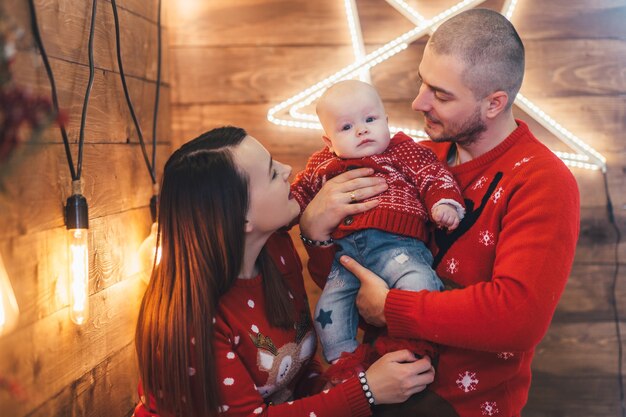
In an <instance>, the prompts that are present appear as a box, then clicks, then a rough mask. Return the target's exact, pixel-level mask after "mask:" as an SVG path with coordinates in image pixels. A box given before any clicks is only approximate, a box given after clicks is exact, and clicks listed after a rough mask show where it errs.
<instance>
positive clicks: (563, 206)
mask: <svg viewBox="0 0 626 417" xmlns="http://www.w3.org/2000/svg"><path fill="white" fill-rule="evenodd" d="M517 123H518V127H517V129H516V130H515V131H514V132H512V133H511V135H510V136H509V137H508V138H506V139H505V140H504V141H503V142H502V143H500V144H499V145H498V146H496V147H495V148H494V149H492V150H491V151H489V152H487V153H486V154H484V155H481V156H480V157H478V158H476V159H474V160H471V161H469V162H466V163H464V164H461V165H458V166H455V167H452V168H450V169H451V171H452V173H453V174H454V176H455V178H456V180H457V181H458V183H459V185H460V187H461V189H462V191H463V196H464V198H465V203H466V215H465V218H464V219H463V221H462V222H461V224H460V225H459V227H458V228H457V229H456V230H454V231H452V232H450V233H445V232H442V231H435V232H434V234H435V239H434V241H433V244H432V247H431V249H432V250H433V253H434V254H435V262H434V267H435V268H436V271H437V273H438V275H439V276H441V277H442V279H448V280H452V281H454V282H455V283H456V284H458V285H459V286H460V287H461V288H462V289H461V290H458V291H444V292H441V293H437V292H433V293H428V294H427V293H425V292H424V293H407V292H402V291H398V290H391V292H390V294H389V296H388V298H387V302H386V304H385V316H386V318H387V323H388V329H389V333H390V334H391V335H393V336H404V337H407V336H409V337H414V338H423V339H426V340H431V341H434V342H437V343H440V344H441V345H443V346H444V348H442V350H441V355H440V358H439V364H438V369H437V377H436V378H435V382H434V383H433V384H432V385H431V386H430V387H429V389H432V390H433V391H434V392H435V393H436V394H437V395H439V396H440V397H442V398H444V399H445V400H446V401H448V402H449V403H450V404H451V405H452V406H453V407H454V408H455V409H456V411H457V413H458V415H460V416H464V417H465V416H484V415H487V416H495V415H497V416H498V417H500V416H506V417H511V416H519V415H520V413H521V409H522V407H523V406H524V404H525V403H526V400H527V396H528V390H529V387H530V364H531V360H532V356H533V353H534V348H535V346H536V345H537V344H538V343H539V341H540V340H541V338H542V337H543V335H544V334H545V332H546V330H547V328H548V325H549V323H550V320H551V318H552V315H553V314H554V310H555V308H556V304H557V302H558V300H559V297H560V295H561V293H562V291H563V288H564V286H565V282H566V280H567V277H568V276H569V272H570V269H571V265H572V262H573V256H574V250H575V247H576V240H577V237H578V227H579V196H578V188H577V185H576V181H575V179H574V177H573V175H572V173H571V172H570V171H569V169H568V168H567V167H566V166H565V165H564V164H563V163H562V161H560V160H559V159H558V158H557V157H556V156H555V155H554V154H553V153H552V152H551V151H550V150H549V149H548V148H546V147H545V146H544V145H543V144H541V143H540V142H539V141H538V140H537V139H536V138H535V137H534V136H533V135H532V134H531V133H530V131H529V130H528V126H527V125H526V124H525V123H524V122H522V121H519V120H518V121H517ZM428 146H429V147H431V148H432V149H433V150H434V151H435V153H436V154H437V157H438V158H439V159H441V160H445V159H446V157H447V155H448V152H449V150H450V146H451V144H450V143H440V144H436V143H432V142H429V143H428ZM459 265H462V270H461V269H460V267H459ZM434 414H436V413H434Z"/></svg>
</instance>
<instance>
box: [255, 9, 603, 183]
mask: <svg viewBox="0 0 626 417" xmlns="http://www.w3.org/2000/svg"><path fill="white" fill-rule="evenodd" d="M385 1H386V2H387V3H388V4H389V5H391V6H392V7H394V8H395V9H396V10H397V11H398V12H400V13H401V14H402V15H403V16H404V17H406V18H407V19H408V20H409V21H411V23H413V24H414V25H415V27H414V28H413V29H411V30H409V31H408V32H405V33H404V34H402V35H400V36H398V37H397V38H395V39H393V40H392V41H390V42H388V43H387V44H385V45H383V46H382V47H380V48H378V49H376V50H375V51H373V52H371V53H369V54H365V45H364V43H363V37H362V34H361V28H360V23H359V18H358V12H357V8H356V4H355V0H344V4H345V8H346V15H347V18H348V27H349V30H350V37H351V42H352V48H353V50H354V56H355V61H354V62H353V63H351V64H350V65H348V66H346V67H344V68H342V69H341V70H339V71H337V72H336V73H334V74H333V75H331V76H329V77H327V78H325V79H323V80H322V81H320V82H318V83H316V84H314V85H312V86H310V87H309V88H307V89H306V90H304V91H302V92H300V93H298V94H296V95H295V96H293V97H291V98H289V99H287V100H285V101H283V102H282V103H280V104H278V105H276V106H274V107H272V108H271V109H270V110H269V111H268V113H267V119H268V120H269V121H270V122H272V123H274V124H277V125H280V126H288V127H296V128H302V129H315V130H321V128H322V127H321V125H320V123H319V121H318V119H317V116H316V115H314V114H310V113H304V112H300V109H302V108H303V107H306V106H308V105H310V104H311V103H313V102H314V101H315V100H316V99H317V98H319V97H320V96H321V95H322V93H323V92H324V90H325V89H326V88H327V87H328V86H330V85H331V84H334V83H336V82H337V81H341V80H346V79H352V78H357V77H358V78H360V79H361V80H363V81H366V82H370V75H369V69H370V68H372V67H375V66H376V65H378V64H380V63H381V62H383V61H385V60H387V59H389V58H391V57H392V56H394V55H396V54H397V53H399V52H401V51H403V50H404V49H406V48H407V47H408V45H409V44H410V43H411V42H413V41H415V40H417V39H419V38H421V37H423V36H424V35H428V34H431V33H432V32H433V31H434V30H435V28H436V27H437V26H438V25H439V24H441V23H442V22H443V21H444V20H446V19H448V18H449V17H452V16H454V15H456V14H458V13H460V12H462V11H464V10H467V9H470V8H472V7H474V6H477V5H478V4H480V3H483V2H484V1H485V0H463V1H460V2H459V3H457V4H455V5H454V6H452V7H450V8H449V9H446V10H445V11H443V12H441V13H439V14H438V15H436V16H435V17H433V18H432V19H430V20H428V19H426V18H424V17H423V16H422V15H420V14H419V13H418V12H417V11H415V10H414V9H413V8H412V7H410V6H409V5H408V4H407V3H406V2H404V1H403V0H385ZM517 3H518V0H506V1H505V2H504V5H503V7H502V14H503V15H504V16H505V17H506V18H507V19H509V20H510V19H511V17H512V16H513V12H514V10H515V6H516V5H517ZM515 104H516V105H517V106H518V107H519V108H520V109H522V110H523V111H524V112H525V113H527V114H528V115H530V116H531V117H532V118H533V119H534V120H535V121H537V122H538V123H539V124H541V125H542V126H543V127H544V128H545V129H547V130H548V131H549V132H551V133H552V134H553V135H555V136H556V137H557V138H558V139H560V140H561V141H562V142H563V143H565V144H566V145H568V146H569V147H570V148H572V149H573V150H574V151H576V153H567V152H558V151H553V152H554V153H555V154H556V155H557V156H558V157H559V158H561V160H563V162H564V163H565V164H566V165H568V166H573V167H578V168H584V169H590V170H598V169H600V170H602V172H606V158H604V156H602V155H601V154H600V153H599V152H597V151H596V150H595V149H593V148H592V147H591V146H589V145H588V144H587V143H586V142H584V141H583V140H581V139H580V138H578V137H577V136H575V135H574V134H573V133H571V132H570V131H569V130H567V129H566V128H565V127H563V126H562V125H561V124H559V123H558V122H557V121H556V120H555V119H553V118H552V117H550V115H548V114H547V113H545V112H544V111H543V110H541V109H540V108H539V107H538V106H537V105H535V104H533V103H532V102H531V101H530V100H528V99H527V98H526V97H524V96H523V95H522V94H518V95H517V97H516V99H515ZM285 111H287V114H283V113H285ZM390 130H391V132H392V133H396V132H398V131H403V132H405V133H407V134H408V135H411V136H413V137H416V138H423V139H426V138H427V137H428V136H427V135H426V133H425V132H424V131H423V130H415V129H404V128H401V127H396V126H390Z"/></svg>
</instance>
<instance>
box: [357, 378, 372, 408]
mask: <svg viewBox="0 0 626 417" xmlns="http://www.w3.org/2000/svg"><path fill="white" fill-rule="evenodd" d="M358 377H359V382H360V383H361V388H363V393H364V394H365V398H366V399H367V402H368V403H369V405H374V404H375V403H376V400H374V395H373V394H372V391H370V386H369V385H368V384H367V378H366V377H365V372H359V375H358Z"/></svg>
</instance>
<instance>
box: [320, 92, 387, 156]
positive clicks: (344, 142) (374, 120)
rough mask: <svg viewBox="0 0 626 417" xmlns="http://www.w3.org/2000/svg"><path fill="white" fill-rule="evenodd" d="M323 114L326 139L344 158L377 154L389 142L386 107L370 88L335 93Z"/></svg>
mask: <svg viewBox="0 0 626 417" xmlns="http://www.w3.org/2000/svg"><path fill="white" fill-rule="evenodd" d="M319 116H320V122H321V123H322V126H323V127H324V132H325V133H326V136H325V138H324V139H325V142H326V144H327V145H328V147H329V148H330V150H331V151H333V152H334V153H335V155H337V156H339V157H340V158H362V157H364V156H371V155H376V154H379V153H381V152H383V151H384V150H385V149H387V146H389V141H390V133H389V125H388V123H387V114H386V113H385V108H384V107H383V104H382V102H381V101H380V99H379V98H378V96H377V95H375V94H372V93H371V92H369V91H355V92H353V94H347V95H344V96H340V97H333V98H332V100H328V101H327V103H326V106H325V108H324V109H323V110H322V111H321V112H320V115H319Z"/></svg>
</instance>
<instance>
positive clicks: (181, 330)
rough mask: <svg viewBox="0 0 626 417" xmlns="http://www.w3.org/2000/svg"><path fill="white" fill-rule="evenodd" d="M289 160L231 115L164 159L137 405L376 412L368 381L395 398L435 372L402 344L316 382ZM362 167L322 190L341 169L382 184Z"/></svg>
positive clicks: (201, 412) (149, 410) (334, 210)
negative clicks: (340, 379)
mask: <svg viewBox="0 0 626 417" xmlns="http://www.w3.org/2000/svg"><path fill="white" fill-rule="evenodd" d="M290 173H291V168H290V167H289V166H287V165H283V164H281V163H280V162H277V161H274V160H273V159H272V158H271V156H270V154H269V153H268V151H267V150H266V149H265V148H264V147H263V146H262V145H261V144H260V143H259V142H258V141H257V140H256V139H254V138H253V137H251V136H249V135H247V133H246V132H245V131H244V130H243V129H240V128H235V127H223V128H219V129H214V130H212V131H210V132H207V133H205V134H203V135H201V136H200V137H198V138H196V139H194V140H192V141H191V142H188V143H186V144H185V145H183V146H182V147H181V148H180V149H179V150H177V151H176V152H175V153H174V154H173V155H172V156H171V157H170V159H169V160H168V162H167V163H166V165H165V169H164V173H163V184H162V188H161V196H160V203H159V233H160V239H161V242H162V245H161V246H162V256H161V261H160V264H159V265H158V266H157V267H156V268H155V270H154V271H153V274H152V279H151V281H150V284H149V285H148V288H147V289H146V293H145V295H144V299H143V302H142V305H141V310H140V313H139V319H138V324H137V333H136V348H137V355H138V360H139V368H140V374H141V381H142V388H143V392H145V395H142V404H139V405H138V406H137V409H136V410H135V416H138V417H139V416H147V415H154V414H155V413H156V412H158V413H159V414H160V415H161V416H174V415H175V416H213V415H218V414H219V415H224V416H238V415H241V416H243V415H272V416H279V415H284V416H292V415H303V416H317V417H322V416H341V417H345V416H367V415H370V403H369V402H368V398H367V397H366V395H365V394H367V393H368V392H369V393H371V394H372V395H373V397H374V398H375V401H376V403H377V404H385V403H397V402H402V401H404V400H405V399H406V398H408V397H409V396H410V395H411V394H413V393H415V392H419V391H421V390H423V389H424V388H425V386H426V385H427V384H429V383H430V382H432V379H433V374H434V371H433V370H432V367H431V365H430V361H429V360H428V359H421V360H419V361H418V360H415V358H414V357H413V355H412V354H411V353H409V352H408V351H398V352H393V353H390V354H388V355H385V356H384V357H382V358H381V359H379V360H378V361H376V362H375V363H374V364H373V365H372V366H371V367H370V368H369V369H368V370H367V372H366V375H365V379H366V380H367V383H363V382H361V381H359V379H358V378H351V379H349V380H346V381H345V382H344V383H342V384H340V385H338V386H336V387H333V388H331V389H328V390H324V391H323V392H322V393H319V394H317V395H312V394H314V393H315V392H319V391H320V390H321V389H322V387H323V386H324V384H325V380H324V379H323V378H322V377H320V375H319V374H320V366H319V364H318V363H317V362H316V361H315V360H314V359H313V355H314V353H315V347H316V339H315V335H314V331H313V328H312V326H311V318H310V316H309V308H308V303H307V299H306V293H305V291H304V286H303V281H302V274H301V269H302V265H301V264H300V260H299V258H298V256H297V254H296V251H295V249H294V247H293V243H292V242H291V239H290V238H289V235H288V234H287V233H286V232H284V231H283V232H278V230H279V229H282V228H284V226H286V225H288V224H290V223H292V222H293V220H294V219H295V218H296V217H297V215H298V214H299V206H298V203H297V202H296V201H295V200H294V199H293V198H292V197H291V195H290V191H289V181H288V178H289V175H290ZM363 174H364V173H363V172H357V173H349V174H348V175H344V176H343V177H337V178H339V179H337V180H335V181H334V183H333V184H331V186H329V187H328V189H327V192H326V193H325V194H324V193H322V195H323V196H326V197H328V196H329V195H331V194H333V193H334V192H338V191H336V190H337V189H338V185H337V184H339V183H342V184H343V187H348V186H350V187H354V188H353V189H357V188H358V189H359V190H360V193H361V194H363V195H362V196H360V197H361V198H365V197H368V196H369V195H372V194H375V193H376V192H377V191H376V189H375V188H376V187H367V185H368V183H367V181H366V180H365V179H363V178H357V177H358V176H360V175H363ZM333 201H334V200H333V199H332V198H326V199H325V200H324V201H323V202H322V201H321V200H318V202H315V200H314V202H312V204H313V209H315V210H317V211H318V212H319V211H320V210H322V209H323V208H325V207H326V208H327V207H328V206H331V209H330V210H329V213H331V215H330V217H331V219H332V221H337V222H338V221H339V219H340V218H341V217H339V216H340V215H344V213H343V211H345V210H355V208H353V207H347V204H343V203H338V202H335V203H333ZM342 206H346V208H345V209H343V211H342V209H341V208H340V207H342ZM366 208H367V207H366V206H365V205H364V204H362V205H361V206H360V208H359V209H361V210H363V209H366ZM332 221H328V220H326V222H332ZM324 227H328V225H326V224H324ZM307 395H308V396H307Z"/></svg>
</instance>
